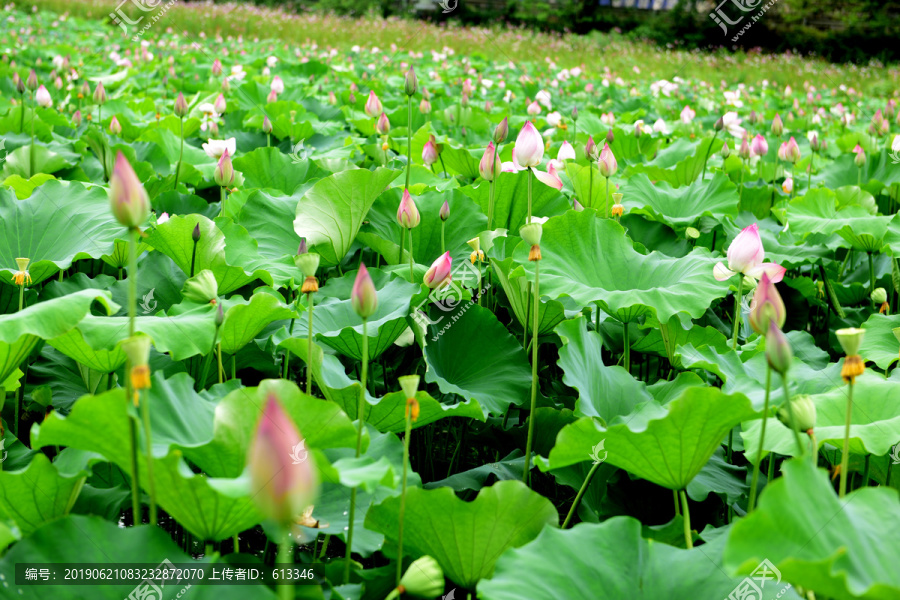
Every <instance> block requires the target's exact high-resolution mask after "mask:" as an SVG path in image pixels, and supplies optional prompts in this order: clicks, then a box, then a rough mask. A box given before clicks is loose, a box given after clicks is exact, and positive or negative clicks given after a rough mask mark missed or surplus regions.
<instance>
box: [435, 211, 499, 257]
mask: <svg viewBox="0 0 900 600" xmlns="http://www.w3.org/2000/svg"><path fill="white" fill-rule="evenodd" d="M446 224H447V222H446V221H444V220H443V219H442V220H441V254H443V253H444V252H446V251H447V244H446V243H444V226H445V225H446ZM488 229H490V227H488Z"/></svg>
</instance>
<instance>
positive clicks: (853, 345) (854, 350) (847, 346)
mask: <svg viewBox="0 0 900 600" xmlns="http://www.w3.org/2000/svg"><path fill="white" fill-rule="evenodd" d="M835 335H836V336H837V339H838V343H839V344H840V345H841V348H843V349H844V354H846V355H847V356H855V355H857V354H859V347H860V346H861V345H862V342H863V338H864V337H865V336H866V330H865V329H859V328H858V327H848V328H846V329H838V330H837V331H836V332H835Z"/></svg>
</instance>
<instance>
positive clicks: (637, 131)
mask: <svg viewBox="0 0 900 600" xmlns="http://www.w3.org/2000/svg"><path fill="white" fill-rule="evenodd" d="M642 133H644V128H643V121H638V122H637V123H635V124H634V137H636V138H640V137H641V134H642Z"/></svg>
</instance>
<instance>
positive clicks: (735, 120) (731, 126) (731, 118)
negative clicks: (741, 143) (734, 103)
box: [722, 112, 744, 138]
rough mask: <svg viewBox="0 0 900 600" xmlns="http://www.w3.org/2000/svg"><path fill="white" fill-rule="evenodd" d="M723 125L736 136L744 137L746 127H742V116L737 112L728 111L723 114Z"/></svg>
mask: <svg viewBox="0 0 900 600" xmlns="http://www.w3.org/2000/svg"><path fill="white" fill-rule="evenodd" d="M722 127H723V128H724V129H725V131H727V132H728V133H730V134H731V135H732V136H734V137H737V138H739V137H743V136H744V128H743V127H741V118H740V117H738V115H737V113H736V112H727V113H725V114H724V115H722Z"/></svg>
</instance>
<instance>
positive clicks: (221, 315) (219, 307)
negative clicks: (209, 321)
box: [214, 302, 225, 329]
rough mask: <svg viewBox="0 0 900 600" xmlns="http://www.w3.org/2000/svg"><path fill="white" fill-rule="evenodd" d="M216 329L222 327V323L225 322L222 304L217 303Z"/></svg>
mask: <svg viewBox="0 0 900 600" xmlns="http://www.w3.org/2000/svg"><path fill="white" fill-rule="evenodd" d="M214 322H215V324H216V329H218V328H219V327H221V326H222V323H224V322H225V313H224V312H223V311H222V305H221V304H220V303H218V302H217V303H216V319H215V321H214Z"/></svg>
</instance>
